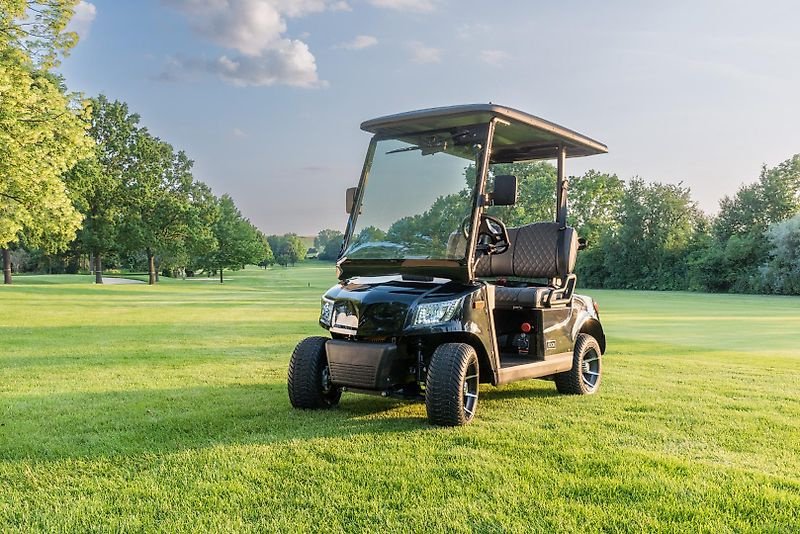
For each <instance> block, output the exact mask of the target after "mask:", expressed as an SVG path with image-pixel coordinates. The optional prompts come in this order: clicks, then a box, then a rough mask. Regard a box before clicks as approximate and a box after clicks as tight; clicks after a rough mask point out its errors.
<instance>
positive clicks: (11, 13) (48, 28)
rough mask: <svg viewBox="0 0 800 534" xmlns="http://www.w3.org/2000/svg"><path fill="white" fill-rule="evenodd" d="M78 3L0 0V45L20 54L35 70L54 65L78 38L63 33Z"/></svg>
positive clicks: (47, 68) (67, 52)
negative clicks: (24, 56)
mask: <svg viewBox="0 0 800 534" xmlns="http://www.w3.org/2000/svg"><path fill="white" fill-rule="evenodd" d="M78 1H79V0H0V46H2V47H8V48H13V49H16V50H20V51H24V53H25V54H26V55H27V56H28V57H29V58H30V60H31V61H32V62H33V63H34V64H35V65H36V67H37V68H38V69H42V70H49V69H51V68H52V67H55V66H58V64H59V61H60V56H66V55H68V54H69V51H70V49H71V48H73V47H74V46H75V45H76V44H77V42H78V35H77V34H76V33H74V32H68V31H66V28H67V24H68V23H69V21H70V19H71V18H72V16H73V15H74V14H75V6H76V5H77V4H78Z"/></svg>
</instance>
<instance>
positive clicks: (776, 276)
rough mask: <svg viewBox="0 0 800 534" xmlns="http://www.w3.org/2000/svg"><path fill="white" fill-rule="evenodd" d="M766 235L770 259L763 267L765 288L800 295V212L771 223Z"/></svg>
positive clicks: (774, 291)
mask: <svg viewBox="0 0 800 534" xmlns="http://www.w3.org/2000/svg"><path fill="white" fill-rule="evenodd" d="M766 237H767V239H768V241H769V244H770V251H769V261H768V262H767V263H766V265H764V266H763V267H762V268H761V277H762V283H763V284H764V286H765V287H764V288H763V289H767V290H768V291H770V292H772V293H780V294H784V295H800V214H798V215H795V216H794V217H792V218H791V219H787V220H785V221H783V222H779V223H775V224H772V225H770V227H769V229H768V230H767V233H766Z"/></svg>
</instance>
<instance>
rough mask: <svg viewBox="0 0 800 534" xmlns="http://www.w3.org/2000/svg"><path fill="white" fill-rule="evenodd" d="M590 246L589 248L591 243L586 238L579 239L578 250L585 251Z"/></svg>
mask: <svg viewBox="0 0 800 534" xmlns="http://www.w3.org/2000/svg"><path fill="white" fill-rule="evenodd" d="M588 246H589V242H588V241H587V240H586V238H585V237H579V238H578V250H584V249H585V248H586V247H588Z"/></svg>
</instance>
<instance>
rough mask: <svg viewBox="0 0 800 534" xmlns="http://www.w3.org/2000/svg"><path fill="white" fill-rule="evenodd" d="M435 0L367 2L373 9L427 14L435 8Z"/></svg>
mask: <svg viewBox="0 0 800 534" xmlns="http://www.w3.org/2000/svg"><path fill="white" fill-rule="evenodd" d="M436 1H437V0H369V3H370V4H372V5H373V6H375V7H382V8H385V9H394V10H397V11H416V12H417V13H429V12H431V11H433V10H434V9H435V8H436Z"/></svg>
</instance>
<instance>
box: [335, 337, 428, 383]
mask: <svg viewBox="0 0 800 534" xmlns="http://www.w3.org/2000/svg"><path fill="white" fill-rule="evenodd" d="M325 352H326V354H327V357H328V370H329V372H330V377H331V382H333V383H334V384H335V385H337V386H349V387H353V388H360V389H370V390H376V391H383V390H387V389H390V388H392V387H394V386H398V385H404V384H407V383H408V382H413V381H414V380H415V378H414V369H413V363H414V362H413V359H409V358H408V357H407V356H405V355H404V354H402V353H401V352H400V351H399V349H398V346H397V344H395V343H367V342H358V341H345V340H341V339H331V340H329V341H328V342H327V343H325Z"/></svg>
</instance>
